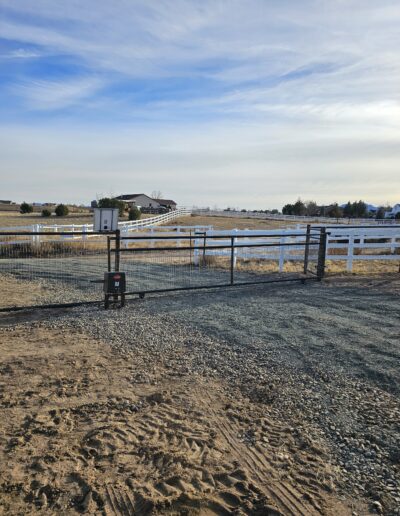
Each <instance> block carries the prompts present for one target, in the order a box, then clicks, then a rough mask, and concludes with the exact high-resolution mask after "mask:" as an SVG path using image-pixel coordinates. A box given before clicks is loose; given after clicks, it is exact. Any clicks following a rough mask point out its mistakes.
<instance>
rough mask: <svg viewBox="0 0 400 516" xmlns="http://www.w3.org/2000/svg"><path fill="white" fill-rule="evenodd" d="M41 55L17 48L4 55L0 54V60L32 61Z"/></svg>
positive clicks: (33, 51)
mask: <svg viewBox="0 0 400 516" xmlns="http://www.w3.org/2000/svg"><path fill="white" fill-rule="evenodd" d="M42 56H43V54H41V53H40V52H37V51H35V50H27V49H25V48H17V49H16V50H10V51H9V52H6V53H4V54H0V59H32V58H35V57H42Z"/></svg>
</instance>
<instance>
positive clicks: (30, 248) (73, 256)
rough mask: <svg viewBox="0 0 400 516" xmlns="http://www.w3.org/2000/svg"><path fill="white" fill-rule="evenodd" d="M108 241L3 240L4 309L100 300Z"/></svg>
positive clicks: (18, 236) (66, 237) (0, 282)
mask: <svg viewBox="0 0 400 516" xmlns="http://www.w3.org/2000/svg"><path fill="white" fill-rule="evenodd" d="M107 241H108V239H107V236H106V235H101V234H98V235H94V236H93V237H92V238H91V239H90V240H89V239H88V240H84V239H81V238H77V236H76V234H75V235H71V234H68V233H65V234H57V235H55V234H49V233H46V234H44V233H40V234H37V235H32V234H30V235H26V234H23V233H15V234H4V233H2V234H0V288H1V289H2V296H1V302H0V308H4V307H8V306H31V305H46V304H64V303H79V302H86V301H94V300H100V299H101V297H102V288H103V287H102V284H101V283H99V281H100V282H101V280H102V277H103V275H104V272H105V271H106V270H107V268H108V243H107Z"/></svg>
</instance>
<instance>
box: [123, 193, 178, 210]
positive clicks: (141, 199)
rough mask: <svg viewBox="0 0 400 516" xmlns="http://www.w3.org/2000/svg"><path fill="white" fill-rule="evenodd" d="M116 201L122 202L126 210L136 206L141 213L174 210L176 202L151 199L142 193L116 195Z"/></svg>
mask: <svg viewBox="0 0 400 516" xmlns="http://www.w3.org/2000/svg"><path fill="white" fill-rule="evenodd" d="M116 199H118V200H119V201H124V202H125V204H126V205H127V207H128V208H131V207H132V206H137V207H139V208H141V209H142V211H147V210H150V211H157V210H176V202H175V201H173V200H172V199H153V198H152V197H149V196H148V195H146V194H144V193H141V194H124V195H118V197H116Z"/></svg>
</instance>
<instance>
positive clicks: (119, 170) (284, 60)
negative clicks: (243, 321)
mask: <svg viewBox="0 0 400 516" xmlns="http://www.w3.org/2000/svg"><path fill="white" fill-rule="evenodd" d="M399 26H400V3H399V2H398V1H397V0H396V1H386V0H381V1H370V0H354V1H353V0H329V1H328V0H304V1H299V0H297V1H295V0H280V1H278V0H246V1H244V0H242V1H238V0H202V1H188V0H175V1H174V0H173V1H171V0H169V1H163V0H158V1H156V0H154V1H148V0H147V1H136V0H113V1H110V0H109V1H104V0H85V2H82V1H78V0H69V1H68V2H64V1H57V0H36V1H35V2H32V1H31V0H18V1H15V0H0V179H1V195H0V196H1V197H2V198H11V199H14V200H17V201H21V200H28V201H40V200H44V201H46V200H49V201H53V200H54V201H64V202H76V203H87V202H89V201H90V200H91V199H93V198H95V197H96V195H102V194H103V195H109V194H119V193H131V192H148V193H150V192H151V191H153V190H161V191H162V192H163V193H164V195H165V196H167V197H172V198H174V199H176V200H177V201H178V203H180V204H183V205H192V204H195V205H201V206H207V205H208V206H214V205H218V206H220V207H225V206H227V205H229V206H237V207H246V208H275V207H277V208H280V207H281V206H282V205H283V204H285V203H286V202H291V201H293V200H295V199H296V198H297V197H298V196H301V197H302V198H303V199H305V200H307V199H315V200H316V201H318V202H329V201H338V202H340V203H341V202H345V201H347V200H348V199H352V200H354V199H358V198H363V199H366V200H368V201H369V202H371V203H377V204H381V203H386V202H389V203H395V202H400V50H399V49H400V31H399V30H398V27H399Z"/></svg>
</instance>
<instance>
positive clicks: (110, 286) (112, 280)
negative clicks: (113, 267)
mask: <svg viewBox="0 0 400 516" xmlns="http://www.w3.org/2000/svg"><path fill="white" fill-rule="evenodd" d="M125 292H126V277H125V272H105V273H104V308H105V309H106V310H107V308H109V306H110V298H113V299H114V302H118V298H120V300H121V307H122V306H124V305H125Z"/></svg>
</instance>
